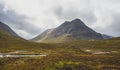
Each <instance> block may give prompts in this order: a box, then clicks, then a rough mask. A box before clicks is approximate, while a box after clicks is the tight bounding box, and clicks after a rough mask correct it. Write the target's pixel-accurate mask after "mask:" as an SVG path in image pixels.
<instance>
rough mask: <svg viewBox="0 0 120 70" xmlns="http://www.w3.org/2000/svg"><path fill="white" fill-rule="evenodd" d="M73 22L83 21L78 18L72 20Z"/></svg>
mask: <svg viewBox="0 0 120 70" xmlns="http://www.w3.org/2000/svg"><path fill="white" fill-rule="evenodd" d="M71 22H82V21H81V20H80V19H78V18H76V19H74V20H72V21H71Z"/></svg>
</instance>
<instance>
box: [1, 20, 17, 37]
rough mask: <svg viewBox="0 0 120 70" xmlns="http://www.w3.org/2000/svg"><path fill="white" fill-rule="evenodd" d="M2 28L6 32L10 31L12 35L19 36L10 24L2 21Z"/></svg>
mask: <svg viewBox="0 0 120 70" xmlns="http://www.w3.org/2000/svg"><path fill="white" fill-rule="evenodd" d="M0 30H3V31H5V32H7V33H9V34H10V35H13V36H18V35H17V34H16V33H15V32H14V31H13V30H12V29H11V28H10V27H9V26H8V25H6V24H4V23H2V22H0ZM18 37H19V36H18Z"/></svg>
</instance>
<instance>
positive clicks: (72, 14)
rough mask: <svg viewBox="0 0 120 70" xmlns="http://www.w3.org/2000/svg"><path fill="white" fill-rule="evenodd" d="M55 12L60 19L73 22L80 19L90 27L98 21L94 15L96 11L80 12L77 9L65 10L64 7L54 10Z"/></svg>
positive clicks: (86, 10)
mask: <svg viewBox="0 0 120 70" xmlns="http://www.w3.org/2000/svg"><path fill="white" fill-rule="evenodd" d="M54 12H55V15H56V16H57V17H58V18H59V19H64V20H73V19H75V18H80V19H82V20H83V21H85V22H86V23H87V24H88V25H91V24H92V23H93V22H96V21H97V18H96V15H95V14H94V10H93V9H89V8H88V9H84V10H79V9H78V8H75V7H73V8H72V7H70V8H69V7H68V8H64V7H62V6H58V7H56V8H55V9H54Z"/></svg>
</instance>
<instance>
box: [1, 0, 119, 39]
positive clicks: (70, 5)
mask: <svg viewBox="0 0 120 70" xmlns="http://www.w3.org/2000/svg"><path fill="white" fill-rule="evenodd" d="M0 1H1V2H0V3H1V4H0V20H1V21H3V20H4V22H6V24H8V25H10V26H11V27H12V28H13V29H14V30H15V31H16V32H17V33H18V34H19V35H21V36H22V37H24V38H32V37H34V36H36V35H38V34H40V33H41V32H42V31H44V30H45V29H49V28H55V27H57V26H59V25H60V24H62V23H63V22H64V21H68V20H69V21H71V20H73V19H75V18H80V19H81V20H83V22H85V24H87V25H88V26H89V27H91V28H93V29H94V30H95V31H97V32H100V33H104V34H108V35H112V36H120V32H119V30H120V29H119V24H120V23H119V20H120V17H119V14H120V13H119V12H120V9H119V8H120V4H119V3H120V0H0Z"/></svg>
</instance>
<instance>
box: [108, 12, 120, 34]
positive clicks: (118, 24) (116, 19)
mask: <svg viewBox="0 0 120 70" xmlns="http://www.w3.org/2000/svg"><path fill="white" fill-rule="evenodd" d="M112 17H113V23H112V24H111V25H110V26H108V30H110V31H111V34H114V35H115V36H120V13H113V14H112Z"/></svg>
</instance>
